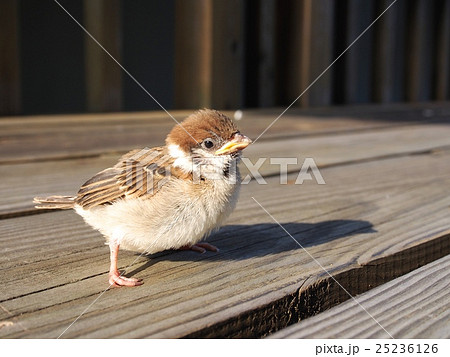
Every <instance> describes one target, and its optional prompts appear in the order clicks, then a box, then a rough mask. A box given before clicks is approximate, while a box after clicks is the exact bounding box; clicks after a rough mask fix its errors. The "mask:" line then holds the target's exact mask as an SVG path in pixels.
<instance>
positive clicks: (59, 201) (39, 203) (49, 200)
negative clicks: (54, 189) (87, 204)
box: [33, 196, 75, 209]
mask: <svg viewBox="0 0 450 357" xmlns="http://www.w3.org/2000/svg"><path fill="white" fill-rule="evenodd" d="M33 202H34V203H36V206H35V207H36V208H44V209H70V208H73V206H74V205H75V197H74V196H50V197H35V198H34V199H33Z"/></svg>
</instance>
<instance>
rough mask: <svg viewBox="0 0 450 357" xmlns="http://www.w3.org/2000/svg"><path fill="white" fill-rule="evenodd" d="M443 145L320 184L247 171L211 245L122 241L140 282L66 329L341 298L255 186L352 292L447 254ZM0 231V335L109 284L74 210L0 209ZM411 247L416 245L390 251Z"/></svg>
mask: <svg viewBox="0 0 450 357" xmlns="http://www.w3.org/2000/svg"><path fill="white" fill-rule="evenodd" d="M449 159H450V156H449V155H448V154H445V153H440V154H435V155H430V154H428V155H417V156H409V157H403V158H395V159H388V160H383V161H374V162H366V163H361V164H357V165H351V166H344V167H332V168H328V169H323V170H322V174H323V175H324V177H325V179H326V180H327V184H326V185H316V184H314V182H306V183H305V184H303V185H279V181H278V180H279V178H278V177H274V178H269V179H268V184H267V185H257V184H256V183H255V182H252V183H250V184H249V185H246V186H244V187H243V190H242V197H241V200H240V202H239V205H238V208H237V210H236V211H235V213H234V214H233V215H232V217H231V218H230V220H229V221H228V225H227V226H225V227H224V228H223V229H222V230H221V231H220V232H219V233H217V234H216V235H214V236H213V237H211V241H212V242H214V243H215V244H218V245H219V246H220V248H221V252H220V253H218V254H212V253H211V254H205V255H196V254H195V253H192V252H175V253H173V252H172V253H171V252H164V253H161V254H159V255H155V256H151V257H138V259H137V260H136V258H137V256H136V255H134V254H133V253H129V252H123V253H122V254H121V257H120V265H121V266H122V267H123V268H125V267H128V266H129V265H130V267H129V268H128V269H127V271H128V274H129V275H137V276H139V277H141V278H144V279H145V282H146V283H145V285H143V286H142V287H140V288H137V289H112V290H108V291H107V292H105V294H103V295H102V296H101V298H100V299H99V300H98V301H97V302H96V303H95V304H93V305H92V306H91V308H90V309H89V310H88V311H87V313H86V314H85V315H84V316H83V317H82V318H80V319H79V320H78V321H77V322H76V323H75V324H74V325H73V326H72V327H71V328H70V329H69V330H68V331H67V332H66V333H65V334H64V337H182V336H188V335H189V336H191V337H198V336H208V337H214V336H215V337H224V336H229V337H230V336H234V337H256V336H261V335H264V334H267V333H269V332H271V331H274V330H276V329H280V328H282V327H285V326H286V325H287V324H291V323H294V322H296V321H295V320H296V318H295V316H296V315H295V314H294V315H293V314H292V311H293V310H295V309H297V308H301V307H302V304H298V296H299V295H298V294H299V293H300V292H303V291H308V289H313V288H314V287H321V289H322V290H320V289H319V291H321V294H316V295H308V296H310V299H311V298H313V297H314V296H315V298H314V299H315V300H314V301H312V300H309V301H307V300H305V301H306V302H308V304H309V305H307V306H306V308H305V310H304V311H303V312H304V313H305V314H314V313H317V312H320V311H322V310H323V309H324V308H327V307H331V306H333V305H336V304H338V303H340V302H342V301H344V300H345V299H346V296H345V294H344V293H342V292H340V293H339V289H334V290H333V289H332V290H327V289H326V288H324V286H329V285H330V284H329V283H328V282H327V279H328V276H327V275H326V274H324V272H323V270H322V269H321V268H320V267H319V266H318V265H317V263H316V262H314V261H312V260H311V258H310V256H309V255H307V254H306V253H305V252H304V251H303V250H302V249H300V248H299V247H298V245H297V244H296V243H295V242H294V241H293V240H292V239H291V238H290V237H289V236H288V235H287V234H286V233H285V232H284V231H283V230H281V228H280V227H279V226H278V225H277V224H275V223H274V222H273V221H272V220H271V218H270V217H269V216H268V215H267V214H266V213H265V212H264V211H263V210H262V209H261V208H260V207H259V206H258V205H257V204H256V203H255V201H253V200H252V199H251V197H255V198H256V199H257V200H258V202H260V203H261V204H262V205H263V206H264V207H265V208H266V209H267V211H269V212H270V213H271V214H272V215H273V216H274V217H275V218H276V219H277V220H278V221H279V222H281V223H282V224H283V225H284V227H285V228H286V230H287V231H288V232H290V234H292V236H293V237H294V238H295V239H296V240H297V241H298V242H299V243H300V244H302V246H303V247H305V248H306V249H307V250H308V252H309V253H310V254H311V255H312V256H313V257H315V258H316V259H317V260H318V261H319V262H320V264H321V265H322V266H323V267H324V268H326V269H327V270H328V271H329V272H330V273H331V274H332V275H333V276H336V277H338V276H339V274H344V273H346V274H347V275H346V278H345V282H343V283H344V284H345V285H346V286H347V288H348V290H349V291H351V292H352V293H355V292H356V293H362V292H364V291H365V290H367V289H368V288H369V286H370V285H372V284H373V285H378V284H381V283H383V282H386V281H388V280H391V279H392V278H394V277H396V276H398V275H401V274H404V273H406V272H408V271H410V270H412V269H415V268H417V267H418V266H420V265H424V264H426V263H428V262H429V261H430V259H433V260H434V259H437V258H439V257H440V256H442V255H445V254H449V253H448V251H449V249H450V247H449V238H448V237H450V235H449V234H450V222H449V220H448V213H449V212H448V207H449V204H450V198H449V197H448V196H447V195H442V192H443V191H442V190H443V189H444V190H445V188H448V187H449V185H450V179H449V177H450V168H449V166H448V160H449ZM430 173H432V175H430ZM294 178H295V176H294ZM290 179H292V177H290ZM0 240H1V241H2V254H1V256H0V262H1V263H0V266H1V268H2V269H1V274H2V275H1V281H2V286H3V289H2V291H1V298H0V303H1V304H2V306H3V307H4V308H5V309H6V310H7V311H9V314H8V316H7V319H8V321H12V322H13V325H11V326H5V327H4V328H2V329H1V330H0V335H1V336H2V337H57V336H58V335H59V334H60V333H61V332H62V331H63V330H64V329H65V328H66V327H67V326H68V325H69V324H70V323H71V322H72V321H73V320H74V319H75V318H76V317H77V316H78V315H79V314H80V313H81V312H82V311H83V310H84V309H85V308H86V307H88V306H89V304H91V303H92V302H93V301H94V300H95V299H96V298H97V297H98V295H99V294H100V293H101V292H102V291H103V290H104V289H105V288H106V287H107V283H106V282H107V279H106V275H107V267H108V252H107V247H105V246H103V245H102V241H103V240H102V238H101V237H100V236H99V235H98V233H95V232H93V231H90V230H89V229H88V227H86V226H85V225H83V224H82V222H81V219H80V218H79V217H78V216H76V215H75V214H74V213H72V212H67V211H66V212H54V213H48V214H45V215H39V216H29V217H18V218H11V219H6V220H3V221H2V225H1V227H0ZM414 248H416V250H417V251H418V252H422V253H423V252H425V253H426V254H422V255H420V259H417V257H416V258H415V255H411V254H409V253H408V254H406V255H405V256H403V258H402V259H398V258H397V257H398V255H396V254H398V253H402V252H408V249H414ZM380 259H384V262H385V263H386V262H387V263H389V264H388V265H386V264H387V263H386V264H385V265H383V266H382V268H381V269H382V270H381V271H379V270H377V269H376V268H375V269H373V270H369V271H368V270H367V269H361V267H368V269H369V268H371V267H377V266H380V265H379V264H378V263H377V262H378V261H379V260H380ZM387 268H389V269H387ZM368 272H371V274H368ZM341 276H342V275H341ZM321 282H322V283H323V284H325V285H323V284H322V285H321ZM364 289H365V290H364ZM313 291H316V290H313ZM347 298H348V296H347ZM286 299H287V300H286ZM286 301H289V302H290V304H286ZM302 301H303V300H302ZM289 306H290V307H289ZM308 306H309V310H308ZM303 307H304V306H303ZM281 308H282V309H281ZM289 316H293V317H292V318H289ZM24 329H26V330H24Z"/></svg>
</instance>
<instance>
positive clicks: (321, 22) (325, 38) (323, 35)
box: [294, 0, 335, 106]
mask: <svg viewBox="0 0 450 357" xmlns="http://www.w3.org/2000/svg"><path fill="white" fill-rule="evenodd" d="M334 8H335V2H334V1H332V0H314V1H313V0H304V1H303V3H302V21H301V24H302V42H301V46H300V47H299V49H298V51H299V52H300V58H301V59H300V66H301V72H300V79H299V81H300V88H301V90H299V91H298V92H297V93H296V96H295V97H297V96H299V95H300V93H302V92H303V91H304V90H305V89H306V88H307V87H308V86H309V85H310V84H311V83H312V82H313V81H314V80H316V78H317V77H318V76H319V75H320V74H321V73H322V72H323V71H324V70H325V69H326V68H327V67H328V66H329V65H330V63H331V62H332V61H333V59H334V58H333V25H334V19H333V14H334ZM317 39H320V41H318V40H317ZM332 72H333V69H332V68H330V69H329V70H328V71H327V72H326V73H325V74H324V75H323V76H322V77H321V78H320V79H319V80H318V81H317V83H315V84H314V85H313V86H312V87H311V88H310V89H309V90H308V91H307V92H305V94H304V95H303V96H302V97H301V98H300V99H299V101H298V103H297V105H301V106H319V105H329V104H331V101H332V95H333V94H332V88H333V85H332ZM294 80H295V79H294ZM297 80H298V79H297ZM295 97H294V98H295Z"/></svg>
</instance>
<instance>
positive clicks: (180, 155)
mask: <svg viewBox="0 0 450 357" xmlns="http://www.w3.org/2000/svg"><path fill="white" fill-rule="evenodd" d="M168 150H169V155H170V156H172V157H173V158H174V159H175V161H174V163H173V165H174V166H176V167H179V168H180V169H182V170H183V171H185V172H192V170H193V163H192V159H191V158H190V157H189V156H187V155H186V153H185V152H184V151H183V150H181V149H180V147H179V146H178V145H176V144H170V145H169V146H168Z"/></svg>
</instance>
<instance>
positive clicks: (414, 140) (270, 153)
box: [0, 124, 450, 218]
mask: <svg viewBox="0 0 450 357" xmlns="http://www.w3.org/2000/svg"><path fill="white" fill-rule="evenodd" d="M161 137H163V136H161ZM443 149H446V150H449V149H450V127H449V126H448V125H444V124H441V125H440V124H433V125H416V126H408V127H399V128H391V129H389V130H382V131H375V130H373V131H370V132H355V133H348V134H334V135H331V136H328V135H327V136H322V137H317V136H314V137H303V138H291V139H282V140H278V141H270V142H263V141H261V142H257V143H256V144H254V145H252V146H250V147H249V148H247V149H246V151H245V154H244V156H245V158H244V160H250V163H249V167H250V168H252V167H253V165H257V163H258V160H260V159H261V158H262V159H264V158H265V160H264V162H263V163H262V165H261V166H260V169H259V172H260V174H261V175H262V176H271V175H278V174H279V173H280V163H278V164H275V163H272V161H271V160H275V159H277V158H281V160H283V158H288V160H290V161H289V166H288V167H287V170H288V172H298V171H299V170H300V168H301V166H302V165H303V162H304V160H305V158H309V157H310V158H313V159H314V162H315V163H316V165H318V167H320V168H322V167H327V166H333V165H339V164H348V163H351V162H353V163H354V162H360V161H364V160H365V161H368V160H375V159H380V158H386V157H392V156H400V155H412V154H418V153H423V152H427V151H433V150H434V151H439V150H443ZM118 157H119V155H118V154H115V155H107V156H100V157H94V158H81V159H74V160H62V161H48V162H38V163H36V162H30V163H25V164H10V165H0V176H1V177H2V180H1V181H0V218H6V217H11V216H17V215H21V214H32V213H37V212H36V211H35V209H34V208H33V203H32V199H33V197H35V196H43V195H44V196H45V195H52V194H74V193H75V192H76V191H77V190H78V188H79V187H80V186H81V184H83V183H84V182H85V181H86V180H87V179H89V178H90V177H92V176H93V175H94V174H95V173H97V172H99V171H101V170H103V169H105V168H106V167H110V166H112V165H114V164H115V163H116V160H117V159H118ZM292 160H296V163H293V162H292ZM286 162H287V161H286ZM245 163H246V164H247V163H248V162H247V161H246V162H245ZM258 166H259V165H258ZM241 172H242V175H243V177H246V176H247V174H249V170H248V168H247V167H246V166H245V165H243V164H241ZM30 176H31V177H32V178H33V184H32V185H30V184H29V183H28V184H27V183H25V182H23V178H24V177H30Z"/></svg>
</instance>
